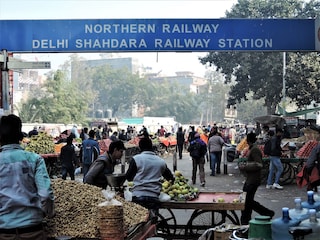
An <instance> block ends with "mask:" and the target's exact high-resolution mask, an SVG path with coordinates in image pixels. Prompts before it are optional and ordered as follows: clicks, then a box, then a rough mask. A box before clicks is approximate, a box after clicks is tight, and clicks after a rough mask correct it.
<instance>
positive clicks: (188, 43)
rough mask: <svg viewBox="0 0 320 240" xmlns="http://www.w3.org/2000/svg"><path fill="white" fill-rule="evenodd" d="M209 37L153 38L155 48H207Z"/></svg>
mask: <svg viewBox="0 0 320 240" xmlns="http://www.w3.org/2000/svg"><path fill="white" fill-rule="evenodd" d="M209 42H210V39H177V38H174V39H164V40H163V39H159V38H156V39H155V40H154V47H155V48H207V47H208V46H209Z"/></svg>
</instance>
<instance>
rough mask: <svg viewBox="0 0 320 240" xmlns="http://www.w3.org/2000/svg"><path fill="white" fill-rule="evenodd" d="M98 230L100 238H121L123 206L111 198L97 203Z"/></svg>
mask: <svg viewBox="0 0 320 240" xmlns="http://www.w3.org/2000/svg"><path fill="white" fill-rule="evenodd" d="M98 219H99V232H100V238H101V240H123V239H124V230H123V206H122V204H121V203H120V202H119V201H117V200H114V199H112V200H111V201H107V202H104V203H101V204H99V205H98Z"/></svg>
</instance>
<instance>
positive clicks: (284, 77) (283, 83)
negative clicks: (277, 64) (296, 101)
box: [282, 52, 286, 116]
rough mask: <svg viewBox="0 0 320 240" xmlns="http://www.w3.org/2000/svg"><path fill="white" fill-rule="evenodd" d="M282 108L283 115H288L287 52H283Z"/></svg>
mask: <svg viewBox="0 0 320 240" xmlns="http://www.w3.org/2000/svg"><path fill="white" fill-rule="evenodd" d="M282 109H283V116H286V52H283V71H282Z"/></svg>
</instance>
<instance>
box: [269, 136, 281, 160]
mask: <svg viewBox="0 0 320 240" xmlns="http://www.w3.org/2000/svg"><path fill="white" fill-rule="evenodd" d="M270 141H271V153H270V156H276V157H281V155H282V148H281V137H277V136H276V135H275V136H272V138H271V139H270Z"/></svg>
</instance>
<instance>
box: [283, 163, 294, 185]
mask: <svg viewBox="0 0 320 240" xmlns="http://www.w3.org/2000/svg"><path fill="white" fill-rule="evenodd" d="M282 166H283V172H282V174H281V178H280V184H281V185H285V184H291V183H292V182H293V181H294V180H295V178H294V177H295V174H294V173H295V169H294V167H293V165H292V164H291V163H282Z"/></svg>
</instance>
